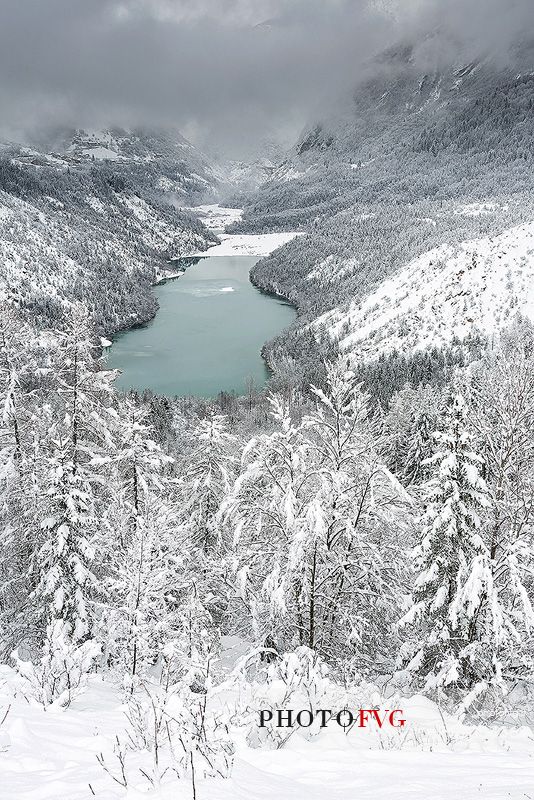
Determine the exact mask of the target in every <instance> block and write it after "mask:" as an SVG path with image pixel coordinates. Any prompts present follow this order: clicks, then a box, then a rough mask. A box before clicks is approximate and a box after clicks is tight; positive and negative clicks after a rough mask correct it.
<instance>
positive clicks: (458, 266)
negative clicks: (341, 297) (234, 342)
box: [311, 222, 534, 360]
mask: <svg viewBox="0 0 534 800" xmlns="http://www.w3.org/2000/svg"><path fill="white" fill-rule="evenodd" d="M517 312H519V313H521V314H523V315H525V316H527V317H529V318H530V319H531V320H534V222H530V223H527V224H523V225H519V226H516V227H513V228H511V229H509V230H507V231H505V232H504V233H502V234H501V235H498V236H492V237H484V238H479V239H472V240H468V241H464V242H461V243H459V244H458V246H456V247H453V246H451V245H443V246H441V247H437V248H434V249H432V250H430V251H429V252H427V253H424V254H423V255H421V256H419V257H417V258H415V259H413V260H412V261H410V262H409V263H408V264H407V265H406V266H405V267H403V268H402V269H401V270H400V271H399V272H397V273H396V274H395V275H394V276H392V277H391V278H388V279H386V280H385V281H383V282H382V283H381V284H380V285H379V286H378V288H377V289H375V291H373V292H371V293H370V294H369V295H367V296H366V297H365V298H364V299H362V300H356V301H352V302H351V303H350V304H349V306H348V308H347V307H345V308H342V307H338V308H336V309H334V310H332V311H330V312H327V313H326V314H323V315H322V316H321V317H319V318H318V319H317V320H316V321H315V322H313V323H312V325H311V327H312V329H313V330H314V332H315V333H316V335H322V334H323V333H326V334H327V336H329V337H330V338H331V339H333V340H335V341H336V342H338V343H339V347H340V349H341V351H342V352H346V353H348V354H353V355H354V356H355V357H358V358H363V359H364V360H372V359H374V358H376V357H378V356H380V355H381V354H386V355H387V354H389V353H391V352H393V351H394V350H397V351H400V352H403V353H405V354H407V353H410V352H413V351H414V350H422V349H425V348H428V347H432V346H438V347H439V346H446V345H448V344H450V343H451V341H452V340H453V339H454V338H455V337H457V338H459V339H463V338H465V337H467V336H469V335H470V334H476V333H478V332H480V333H482V334H484V335H486V336H491V335H493V334H495V333H498V332H499V331H500V330H501V329H502V328H503V327H504V326H506V325H507V324H509V323H510V321H511V320H512V318H513V317H514V315H515V314H516V313H517Z"/></svg>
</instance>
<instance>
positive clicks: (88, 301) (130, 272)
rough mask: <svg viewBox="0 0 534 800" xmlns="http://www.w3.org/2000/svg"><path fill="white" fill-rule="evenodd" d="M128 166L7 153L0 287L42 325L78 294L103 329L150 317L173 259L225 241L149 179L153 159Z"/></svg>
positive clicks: (0, 213) (0, 163) (2, 177)
mask: <svg viewBox="0 0 534 800" xmlns="http://www.w3.org/2000/svg"><path fill="white" fill-rule="evenodd" d="M125 163H126V165H127V166H126V167H123V168H122V169H117V166H116V162H115V161H111V160H107V159H106V160H99V161H95V162H93V161H92V159H88V160H83V159H82V160H81V162H80V163H72V162H71V160H69V159H67V160H63V159H56V158H55V157H51V156H39V157H37V156H36V155H35V154H33V155H31V156H30V155H28V153H27V150H26V148H20V147H18V148H15V149H14V148H13V147H11V148H5V149H4V150H3V152H2V154H1V160H0V259H1V261H2V270H1V273H0V291H1V292H2V295H3V297H5V298H7V299H9V301H10V302H15V303H17V304H18V305H20V307H21V308H23V309H26V310H27V311H28V313H29V315H30V317H31V318H32V320H33V321H34V322H37V324H39V325H40V326H43V327H46V326H49V325H55V324H58V322H59V323H60V322H61V318H62V316H63V313H64V312H65V310H66V308H67V306H69V304H72V302H74V301H77V300H80V301H82V302H83V303H84V304H85V305H86V306H87V307H88V308H89V310H90V312H91V315H92V318H93V320H94V322H95V324H96V325H97V326H98V328H99V329H100V330H101V331H102V332H106V333H113V332H114V331H116V330H118V329H119V328H122V327H127V326H128V325H131V324H133V323H137V322H142V321H146V320H147V319H149V318H150V317H151V316H152V315H153V313H154V311H155V303H154V299H153V297H152V295H151V293H150V286H151V285H152V284H153V283H154V281H155V280H157V278H158V276H160V275H161V274H164V273H165V270H166V269H168V265H167V261H168V259H170V258H176V257H179V256H182V255H187V254H188V253H190V252H194V251H197V250H199V249H201V250H202V249H205V248H206V246H207V245H208V243H209V242H213V241H216V237H215V236H214V235H213V234H212V233H210V232H208V231H207V230H206V229H205V228H204V227H203V225H202V224H201V223H200V222H198V220H197V219H196V218H195V217H194V216H193V215H191V214H190V213H188V212H187V211H178V210H176V209H175V208H174V207H173V206H172V205H170V204H169V203H168V202H167V200H168V197H166V196H165V193H164V192H163V191H159V192H158V191H156V189H155V187H154V186H152V185H151V184H150V180H148V178H146V170H148V169H149V168H150V163H151V162H148V164H149V166H148V167H147V168H146V169H145V167H144V166H143V168H142V169H140V170H139V171H138V167H137V161H134V162H125ZM132 163H134V164H135V165H136V168H135V169H134V168H133V166H132ZM143 164H144V162H143ZM152 177H153V176H152ZM145 178H146V180H145Z"/></svg>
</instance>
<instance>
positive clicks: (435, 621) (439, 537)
mask: <svg viewBox="0 0 534 800" xmlns="http://www.w3.org/2000/svg"><path fill="white" fill-rule="evenodd" d="M467 417H468V411H467V407H466V403H465V400H464V399H463V397H462V396H461V395H460V394H457V395H456V396H455V397H454V399H453V400H452V403H451V406H450V410H449V413H448V415H447V420H446V423H447V425H446V428H445V429H444V430H443V431H440V432H438V433H437V434H436V435H435V439H436V443H437V448H438V449H437V452H436V453H435V454H434V455H433V456H432V458H431V459H430V465H431V467H432V470H433V476H432V478H431V480H430V481H429V483H428V484H427V486H426V490H427V501H426V502H427V508H426V512H425V515H424V518H423V520H422V529H421V541H420V544H419V546H418V547H417V549H416V552H415V570H416V578H415V584H414V589H413V592H412V600H413V605H412V607H411V608H410V610H409V611H408V613H407V614H406V615H405V616H404V617H403V619H402V620H401V623H402V625H411V626H414V629H415V632H416V638H415V645H414V652H413V655H412V658H411V660H410V662H409V664H408V670H409V671H411V672H413V673H415V674H417V675H419V676H421V678H422V680H423V684H422V685H423V688H424V690H425V691H428V692H430V693H432V694H434V695H436V696H438V697H441V696H444V695H446V694H449V695H451V696H452V697H454V698H455V700H456V701H458V700H462V701H463V706H462V707H463V708H468V707H470V706H471V705H473V704H474V703H475V701H476V700H477V699H479V698H481V697H483V696H484V695H485V693H486V692H487V691H488V690H489V689H490V688H492V689H498V688H499V687H502V665H501V662H500V661H499V650H500V645H501V644H502V641H503V638H504V636H505V629H506V617H505V614H504V611H503V608H502V605H501V603H500V599H499V596H498V592H497V589H496V586H495V582H494V574H493V569H492V561H491V553H490V550H489V548H488V546H487V543H486V541H485V538H484V525H485V521H486V517H487V514H488V513H489V509H490V508H491V505H492V500H491V497H490V493H489V490H488V487H487V485H486V483H485V481H484V479H483V477H482V474H481V473H482V469H483V461H482V458H481V457H480V455H478V454H477V453H475V452H473V449H472V444H471V439H470V436H469V433H468V430H467V421H468V420H467Z"/></svg>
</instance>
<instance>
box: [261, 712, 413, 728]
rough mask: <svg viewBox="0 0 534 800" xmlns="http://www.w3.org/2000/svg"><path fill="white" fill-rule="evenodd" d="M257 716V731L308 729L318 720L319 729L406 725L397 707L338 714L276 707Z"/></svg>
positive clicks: (399, 726)
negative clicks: (334, 726)
mask: <svg viewBox="0 0 534 800" xmlns="http://www.w3.org/2000/svg"><path fill="white" fill-rule="evenodd" d="M259 716H260V719H259V727H260V728H266V727H267V726H268V725H269V724H271V725H273V726H274V727H276V728H295V727H297V728H310V727H311V726H312V725H313V724H314V722H315V721H316V720H318V722H319V727H320V728H326V726H327V725H328V723H329V722H334V723H336V724H337V725H339V726H340V727H341V728H352V727H356V728H367V727H371V726H376V727H377V728H383V727H390V728H403V727H404V725H405V724H406V720H405V718H404V714H403V711H402V709H400V708H394V709H389V708H386V709H384V710H383V711H380V710H379V709H378V708H359V709H356V710H354V711H351V710H350V709H348V708H343V709H341V711H332V709H330V708H318V709H316V710H315V711H312V710H311V709H309V708H303V709H301V710H300V711H296V710H294V709H292V708H280V709H277V710H274V711H273V710H272V709H262V710H260V712H259Z"/></svg>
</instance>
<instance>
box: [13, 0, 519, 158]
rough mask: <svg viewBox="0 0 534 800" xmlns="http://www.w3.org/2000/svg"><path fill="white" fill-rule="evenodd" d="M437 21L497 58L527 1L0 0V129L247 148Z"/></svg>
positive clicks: (280, 131)
mask: <svg viewBox="0 0 534 800" xmlns="http://www.w3.org/2000/svg"><path fill="white" fill-rule="evenodd" d="M435 26H440V27H441V28H442V29H444V30H446V32H447V36H446V37H445V39H444V41H446V42H447V43H448V42H449V41H452V40H454V41H455V42H456V43H458V42H461V43H462V45H461V46H464V45H465V42H466V41H468V42H469V47H471V48H472V49H473V52H474V50H476V49H481V50H482V49H486V50H487V49H488V48H489V49H490V50H492V51H495V52H497V51H502V52H504V51H505V49H506V46H507V43H508V42H509V40H510V39H513V38H514V37H515V36H516V35H517V33H518V32H519V31H525V30H533V33H534V0H0V112H1V113H0V125H1V126H2V128H3V131H2V132H3V134H4V135H10V136H20V132H21V131H24V130H27V129H29V128H31V127H34V126H40V125H50V124H53V123H56V122H57V123H66V124H72V125H75V126H90V127H99V126H105V125H109V124H113V123H115V124H121V125H129V124H149V125H150V124H152V125H175V126H177V127H179V128H180V129H181V130H182V131H183V132H184V133H185V135H187V136H189V137H190V138H192V139H193V140H194V141H195V142H197V143H198V144H200V145H201V146H205V147H209V148H211V149H218V150H220V151H221V152H226V153H227V154H229V155H231V156H237V157H239V156H240V155H243V156H244V155H247V153H248V152H249V151H250V150H251V149H252V147H251V146H252V145H253V143H255V142H257V141H258V140H261V139H262V138H264V137H266V138H270V137H271V136H273V135H274V136H276V137H279V138H281V139H282V140H285V141H287V142H290V141H292V139H293V138H294V137H295V136H296V134H297V133H298V131H299V130H300V128H301V127H302V125H303V124H304V123H305V122H306V121H307V120H308V119H310V118H313V116H314V115H315V114H318V113H319V110H320V109H321V108H323V107H324V104H325V103H327V102H329V101H331V99H332V98H333V97H335V96H337V95H339V94H340V93H342V92H343V91H344V90H346V89H348V88H349V87H352V86H353V85H354V84H355V83H356V81H357V80H358V77H359V75H360V74H361V72H362V67H363V65H364V64H365V63H366V61H368V59H369V58H370V57H371V56H372V55H373V54H374V53H375V52H377V51H379V50H380V49H382V48H383V47H385V46H388V45H389V44H391V43H393V42H394V41H396V40H398V39H399V38H403V37H406V36H419V35H421V31H423V30H427V29H428V28H429V27H435ZM448 46H449V45H448V44H447V47H448ZM455 46H456V45H455ZM422 53H423V54H424V50H423V51H422ZM427 55H430V54H427ZM432 55H434V54H432ZM533 69H534V65H533Z"/></svg>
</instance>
